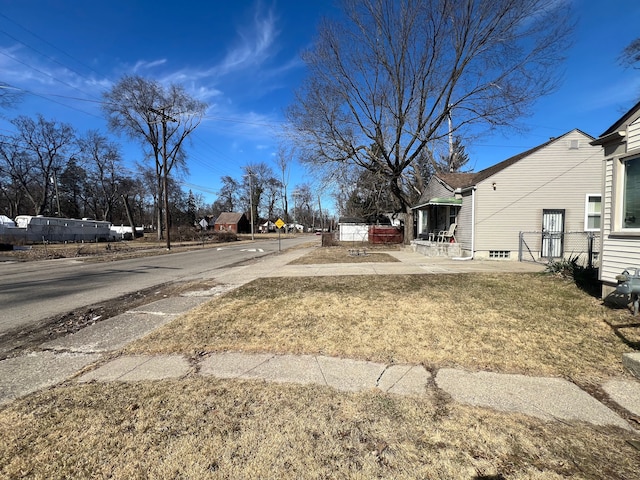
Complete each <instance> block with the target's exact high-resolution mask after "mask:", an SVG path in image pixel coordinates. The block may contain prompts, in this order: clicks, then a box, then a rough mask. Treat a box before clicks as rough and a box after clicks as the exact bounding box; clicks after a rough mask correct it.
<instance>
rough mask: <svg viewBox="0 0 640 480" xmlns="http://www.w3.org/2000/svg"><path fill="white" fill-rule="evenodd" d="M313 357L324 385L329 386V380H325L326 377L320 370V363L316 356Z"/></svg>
mask: <svg viewBox="0 0 640 480" xmlns="http://www.w3.org/2000/svg"><path fill="white" fill-rule="evenodd" d="M313 359H314V360H315V361H316V365H318V369H319V370H320V374H321V375H322V380H323V381H324V385H325V386H326V387H328V386H329V382H327V377H325V376H324V372H323V371H322V366H321V365H320V362H319V361H318V356H317V355H314V356H313Z"/></svg>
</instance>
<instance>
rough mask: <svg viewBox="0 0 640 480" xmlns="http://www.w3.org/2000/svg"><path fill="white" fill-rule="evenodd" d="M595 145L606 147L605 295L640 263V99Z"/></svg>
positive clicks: (603, 206)
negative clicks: (624, 274)
mask: <svg viewBox="0 0 640 480" xmlns="http://www.w3.org/2000/svg"><path fill="white" fill-rule="evenodd" d="M591 143H592V145H597V146H600V145H601V146H602V147H604V165H603V182H602V183H603V186H602V192H603V202H602V259H601V265H600V280H602V282H603V284H602V294H603V296H606V295H608V294H609V293H611V291H612V290H613V288H614V287H615V286H616V284H617V282H616V278H615V277H616V275H618V274H620V273H622V271H623V270H624V269H625V268H626V267H640V103H637V104H636V105H634V106H633V108H631V110H629V111H628V112H627V113H625V114H624V115H623V116H622V117H621V118H620V119H618V120H617V121H616V122H615V123H614V124H613V125H612V126H611V127H609V128H608V129H607V130H606V131H605V132H604V133H603V134H602V135H600V137H599V138H597V139H596V140H594V141H593V142H591Z"/></svg>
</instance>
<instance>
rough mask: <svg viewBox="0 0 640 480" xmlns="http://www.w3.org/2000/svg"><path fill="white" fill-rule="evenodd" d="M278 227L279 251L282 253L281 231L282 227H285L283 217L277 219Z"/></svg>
mask: <svg viewBox="0 0 640 480" xmlns="http://www.w3.org/2000/svg"><path fill="white" fill-rule="evenodd" d="M276 227H277V228H278V253H280V232H281V231H282V227H284V222H283V221H282V219H281V218H279V219H278V220H276Z"/></svg>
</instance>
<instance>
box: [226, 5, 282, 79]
mask: <svg viewBox="0 0 640 480" xmlns="http://www.w3.org/2000/svg"><path fill="white" fill-rule="evenodd" d="M276 20H277V19H276V16H275V14H274V13H273V10H272V9H269V10H267V11H266V12H263V9H262V6H261V5H260V4H257V6H256V10H255V12H254V16H253V25H251V26H250V27H244V26H243V27H240V28H239V29H238V32H237V33H238V40H237V42H236V43H235V45H234V46H233V47H232V48H231V49H230V50H229V51H228V52H227V55H226V56H225V58H224V60H223V61H222V62H221V64H220V65H218V66H217V67H216V70H217V73H218V74H219V75H225V74H228V73H230V72H233V71H237V70H242V69H245V68H249V67H254V66H257V65H260V64H262V63H263V62H264V61H266V60H267V59H268V58H269V57H270V56H271V55H272V54H273V51H272V48H273V46H274V42H275V40H276V38H277V37H278V34H279V32H278V30H277V28H276Z"/></svg>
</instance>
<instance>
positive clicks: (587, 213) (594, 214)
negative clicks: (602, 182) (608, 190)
mask: <svg viewBox="0 0 640 480" xmlns="http://www.w3.org/2000/svg"><path fill="white" fill-rule="evenodd" d="M601 218H602V196H601V195H600V194H597V195H596V194H593V195H591V194H587V200H586V202H585V207H584V230H585V232H594V231H598V230H600V219H601Z"/></svg>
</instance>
